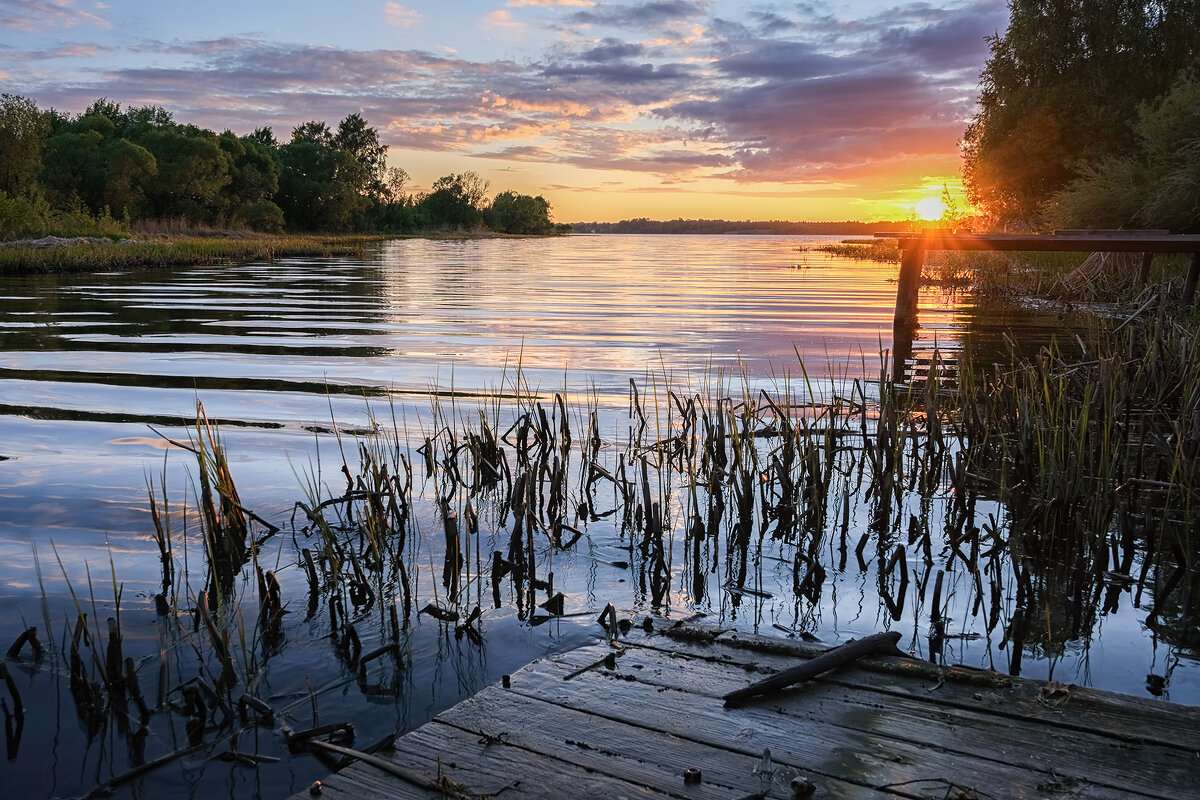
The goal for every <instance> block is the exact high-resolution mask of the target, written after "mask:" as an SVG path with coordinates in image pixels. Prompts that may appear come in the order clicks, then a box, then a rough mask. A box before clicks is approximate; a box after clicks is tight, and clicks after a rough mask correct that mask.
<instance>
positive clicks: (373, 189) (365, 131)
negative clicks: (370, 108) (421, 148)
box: [332, 113, 387, 201]
mask: <svg viewBox="0 0 1200 800" xmlns="http://www.w3.org/2000/svg"><path fill="white" fill-rule="evenodd" d="M332 146H333V147H335V148H337V149H339V150H345V151H346V152H347V153H349V154H350V155H352V156H354V159H355V160H356V161H358V163H359V164H360V165H361V166H362V168H363V172H364V174H365V175H366V182H365V184H364V186H363V191H364V192H366V194H368V195H370V196H371V197H372V199H375V200H377V201H378V200H381V199H382V198H383V195H384V192H385V185H384V179H385V174H386V170H387V145H385V144H380V143H379V131H377V130H375V129H374V128H372V127H371V126H369V125H368V124H367V121H366V119H364V118H363V115H362V114H358V113H355V114H350V115H349V116H347V117H346V118H345V119H343V120H342V121H341V122H340V123H338V129H337V133H335V134H334V135H333V139H332Z"/></svg>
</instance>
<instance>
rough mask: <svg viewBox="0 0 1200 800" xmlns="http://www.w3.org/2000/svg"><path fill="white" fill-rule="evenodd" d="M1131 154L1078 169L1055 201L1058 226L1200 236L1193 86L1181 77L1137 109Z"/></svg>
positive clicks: (1198, 98) (1198, 124) (1199, 117)
mask: <svg viewBox="0 0 1200 800" xmlns="http://www.w3.org/2000/svg"><path fill="white" fill-rule="evenodd" d="M1134 133H1135V135H1136V138H1137V147H1136V148H1135V150H1134V152H1133V153H1131V154H1128V155H1112V156H1108V157H1106V158H1103V159H1100V160H1099V161H1096V162H1093V163H1090V164H1087V165H1084V166H1083V167H1082V168H1081V175H1080V177H1079V178H1077V179H1075V180H1074V181H1072V182H1071V183H1069V184H1068V185H1067V187H1066V188H1065V189H1063V190H1062V191H1061V192H1059V193H1058V195H1056V197H1055V198H1054V204H1053V211H1052V213H1053V220H1054V222H1055V223H1056V224H1057V225H1059V226H1061V227H1104V228H1131V227H1144V228H1168V229H1171V230H1176V231H1186V232H1192V231H1196V230H1200V80H1198V79H1197V76H1196V73H1194V72H1186V73H1183V74H1181V75H1180V77H1179V79H1178V80H1177V81H1176V82H1175V85H1174V86H1173V87H1172V88H1171V91H1169V92H1168V93H1167V94H1166V95H1164V96H1163V98H1162V99H1161V100H1160V101H1159V102H1157V103H1153V104H1146V105H1143V106H1141V107H1140V108H1139V109H1138V120H1137V123H1136V124H1135V125H1134Z"/></svg>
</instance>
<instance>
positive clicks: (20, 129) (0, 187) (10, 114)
mask: <svg viewBox="0 0 1200 800" xmlns="http://www.w3.org/2000/svg"><path fill="white" fill-rule="evenodd" d="M49 133H50V118H49V117H48V116H47V115H46V113H45V112H43V111H40V110H38V107H37V104H36V103H34V102H33V101H32V100H30V99H28V98H26V97H19V96H17V95H11V94H0V192H4V193H5V194H8V195H12V196H23V195H28V194H29V193H30V192H32V191H33V188H34V185H35V180H36V178H37V174H38V172H39V171H41V168H42V142H43V140H44V139H45V138H46V136H47V135H48V134H49Z"/></svg>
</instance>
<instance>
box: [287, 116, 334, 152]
mask: <svg viewBox="0 0 1200 800" xmlns="http://www.w3.org/2000/svg"><path fill="white" fill-rule="evenodd" d="M292 141H293V142H311V143H312V144H319V145H323V146H325V147H332V146H333V131H331V130H329V126H328V125H326V124H325V123H324V122H319V121H318V120H315V119H314V120H310V121H309V122H305V123H302V124H300V125H297V126H296V127H294V128H292Z"/></svg>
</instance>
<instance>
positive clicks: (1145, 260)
mask: <svg viewBox="0 0 1200 800" xmlns="http://www.w3.org/2000/svg"><path fill="white" fill-rule="evenodd" d="M1153 262H1154V253H1142V271H1141V273H1139V274H1138V284H1139V285H1141V286H1145V284H1146V281H1148V280H1150V264H1152V263H1153Z"/></svg>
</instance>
